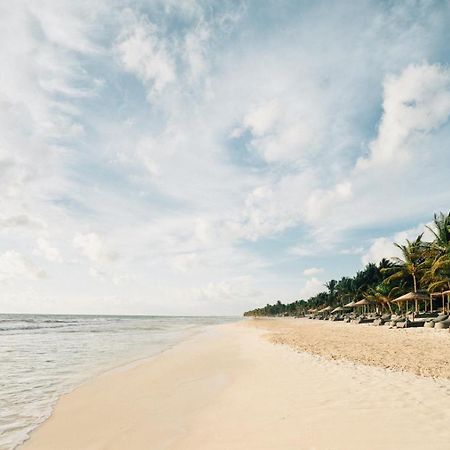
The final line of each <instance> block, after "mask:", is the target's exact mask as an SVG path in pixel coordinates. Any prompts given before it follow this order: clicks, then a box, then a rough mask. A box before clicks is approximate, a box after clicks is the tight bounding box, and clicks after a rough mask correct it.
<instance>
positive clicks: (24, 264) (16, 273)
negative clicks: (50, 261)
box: [0, 250, 46, 281]
mask: <svg viewBox="0 0 450 450" xmlns="http://www.w3.org/2000/svg"><path fill="white" fill-rule="evenodd" d="M45 276H46V274H45V272H44V270H42V269H41V268H40V267H38V266H37V265H36V264H35V263H34V262H33V261H31V260H30V259H28V258H26V257H25V256H23V255H22V254H21V253H19V252H18V251H16V250H8V251H6V252H4V253H2V254H0V281H5V280H9V279H13V278H21V277H24V278H28V279H32V280H35V279H38V278H44V277H45Z"/></svg>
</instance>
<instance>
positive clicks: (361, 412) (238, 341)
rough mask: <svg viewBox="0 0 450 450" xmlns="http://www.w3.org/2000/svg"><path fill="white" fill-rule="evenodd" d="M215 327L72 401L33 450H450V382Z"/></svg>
mask: <svg viewBox="0 0 450 450" xmlns="http://www.w3.org/2000/svg"><path fill="white" fill-rule="evenodd" d="M263 333H265V332H264V331H262V330H261V329H258V328H256V327H254V326H252V325H251V323H250V325H249V323H248V322H247V323H246V324H243V323H240V324H233V325H225V326H219V327H215V328H212V329H209V331H208V332H206V333H203V334H201V335H199V336H196V337H194V338H192V339H190V340H189V341H186V342H184V343H182V344H180V345H178V346H177V347H175V348H173V349H171V350H169V351H167V352H165V353H163V354H161V355H159V356H158V357H156V358H154V359H153V360H151V361H147V362H143V363H142V364H139V365H137V366H134V367H131V368H128V369H125V370H120V371H116V372H113V373H108V374H106V375H103V376H101V377H99V378H97V379H95V380H93V381H92V382H89V383H87V384H85V385H83V386H81V387H80V388H78V389H77V390H75V391H74V392H72V393H71V394H68V395H67V396H65V397H63V398H62V399H61V400H60V401H59V402H58V405H57V407H56V410H55V413H54V414H53V415H52V417H51V418H50V419H49V420H48V421H47V422H45V423H44V424H43V425H42V426H41V427H40V428H39V429H38V430H37V431H36V432H34V433H33V435H32V437H31V439H30V440H29V441H28V442H27V443H26V444H25V445H24V446H23V447H22V449H23V450H44V449H45V450H72V449H73V450H75V449H76V450H94V449H95V450H100V449H101V450H113V449H114V450H115V449H117V450H119V449H120V450H138V449H146V450H149V449H150V450H159V449H170V450H266V449H267V450H268V449H270V450H288V449H289V450H291V449H292V450H294V449H295V450H302V449H309V450H313V449H314V450H322V449H323V450H325V449H327V450H331V449H333V450H352V449H358V450H370V449H385V450H386V449H395V450H401V449H421V450H423V449H433V450H439V449H449V448H450V425H449V424H450V386H449V385H448V381H444V380H442V381H435V380H432V379H430V378H419V377H417V376H415V375H413V374H408V373H395V372H388V371H386V370H385V369H382V368H377V367H369V366H362V365H359V366H358V365H354V364H352V363H350V362H335V361H329V360H326V359H324V358H321V357H319V356H314V355H310V354H307V353H296V352H295V351H293V350H291V349H290V348H289V347H288V346H280V345H274V344H272V343H270V342H268V340H266V339H265V338H263V337H262V336H261V335H262V334H263Z"/></svg>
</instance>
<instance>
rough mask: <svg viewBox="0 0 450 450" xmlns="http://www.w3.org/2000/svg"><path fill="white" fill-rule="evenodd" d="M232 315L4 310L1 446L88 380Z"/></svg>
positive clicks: (0, 317)
mask: <svg viewBox="0 0 450 450" xmlns="http://www.w3.org/2000/svg"><path fill="white" fill-rule="evenodd" d="M233 320H237V319H236V318H225V317H217V318H213V317H157V316H78V315H22V314H20V315H16V314H0V450H12V449H14V448H16V447H17V446H19V445H20V444H21V443H22V442H23V441H24V440H26V439H27V438H28V436H29V433H30V432H31V431H32V430H33V429H34V428H35V427H36V426H37V425H38V424H39V423H41V422H42V421H43V420H45V419H46V418H47V417H48V416H49V415H50V414H51V411H52V408H53V406H54V404H55V402H56V400H57V399H58V397H59V396H60V395H61V394H63V393H65V392H69V391H70V390H71V389H73V388H74V387H75V386H77V385H78V384H80V383H82V382H83V381H86V380H87V379H89V378H91V377H93V376H95V375H97V374H99V373H102V372H105V371H107V370H110V369H113V368H115V367H118V366H121V365H123V364H127V363H129V362H132V361H136V360H139V359H143V358H147V357H151V356H154V355H156V354H157V353H159V352H161V351H163V350H166V349H168V348H170V347H171V346H173V345H174V344H176V343H177V342H179V341H180V340H181V339H183V338H184V337H185V336H187V335H188V334H189V333H194V332H195V331H196V330H199V329H200V328H201V327H204V326H207V325H214V324H220V323H226V322H229V321H233Z"/></svg>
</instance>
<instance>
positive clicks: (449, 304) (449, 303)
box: [442, 291, 450, 312]
mask: <svg viewBox="0 0 450 450" xmlns="http://www.w3.org/2000/svg"><path fill="white" fill-rule="evenodd" d="M442 294H443V295H447V312H449V311H450V291H444V292H443V293H442Z"/></svg>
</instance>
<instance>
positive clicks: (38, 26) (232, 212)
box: [0, 0, 450, 314]
mask: <svg viewBox="0 0 450 450" xmlns="http://www.w3.org/2000/svg"><path fill="white" fill-rule="evenodd" d="M144 3H145V2H144ZM144 3H142V2H137V3H136V2H129V1H128V0H124V1H123V2H121V3H120V5H118V4H117V3H112V4H111V3H110V2H104V1H103V0H98V1H95V2H88V1H85V0H81V1H79V2H70V1H68V0H62V1H60V2H54V1H51V0H42V1H40V2H39V4H37V3H33V2H21V1H18V2H9V3H7V4H6V3H5V5H2V7H1V8H2V14H0V64H1V67H2V70H1V71H0V86H1V89H0V91H1V92H0V190H1V192H2V212H1V218H0V254H4V252H5V251H9V250H8V249H11V248H17V249H20V255H22V257H23V258H25V260H26V261H36V262H35V264H36V265H38V266H39V267H40V266H41V265H42V266H43V267H45V268H47V265H48V266H49V269H48V272H49V276H48V278H46V279H45V282H36V283H32V285H31V286H32V290H33V292H32V293H29V294H30V295H28V294H27V295H28V297H29V298H30V299H31V300H30V301H31V302H32V303H30V304H33V305H38V304H39V300H38V299H39V298H41V299H42V301H41V302H42V303H41V304H42V305H45V307H46V308H48V311H52V310H53V311H54V310H55V309H58V308H59V311H60V312H70V311H72V312H84V311H85V312H92V311H94V310H95V311H96V312H113V311H114V312H118V313H129V312H133V313H169V314H170V313H194V314H196V313H197V314H201V313H205V312H208V313H214V312H215V311H217V312H219V311H220V312H227V313H229V312H234V313H238V312H240V311H242V310H244V309H246V308H247V306H249V305H252V306H253V307H255V306H258V305H259V304H262V303H264V302H265V301H268V300H269V299H274V298H280V299H283V298H293V299H294V298H297V293H298V291H299V285H298V283H299V282H298V278H295V281H292V279H293V278H292V275H289V274H293V273H297V272H298V267H297V268H295V266H296V265H297V264H298V259H299V258H298V256H299V255H301V256H303V258H302V265H303V264H306V267H307V265H310V266H311V269H312V268H314V267H312V266H314V265H315V264H320V266H322V265H323V267H324V268H325V269H326V272H327V274H328V273H329V274H330V276H334V272H333V271H337V270H339V265H338V264H334V262H335V261H334V259H333V258H334V253H340V252H341V251H342V253H344V252H345V250H342V248H341V247H342V246H344V245H345V248H347V249H348V248H350V249H352V248H353V249H356V250H355V252H354V253H355V255H354V254H348V256H346V257H345V258H346V259H347V258H348V261H349V262H348V265H346V267H347V266H351V264H354V266H355V268H357V266H359V264H360V258H361V254H360V253H358V254H356V253H357V251H359V247H361V245H362V244H361V242H368V240H369V239H370V238H371V237H372V236H373V235H378V234H379V233H378V232H377V230H378V227H379V226H381V225H382V226H383V227H384V229H393V230H395V229H397V228H398V227H399V225H398V224H399V223H401V224H404V223H416V222H419V221H425V220H427V217H429V215H431V213H432V212H433V210H435V211H438V210H439V208H444V207H448V204H449V202H450V197H449V194H448V192H449V191H448V186H447V184H448V181H447V179H448V177H447V172H448V165H449V164H450V161H449V159H448V158H449V153H448V150H447V149H448V146H447V143H448V140H449V131H448V130H447V127H446V124H445V123H444V122H445V120H446V119H445V118H446V114H447V107H448V104H447V98H448V95H447V92H448V91H449V89H448V83H447V78H448V69H447V68H446V66H445V65H442V66H435V65H431V64H426V63H423V61H426V60H427V59H428V60H433V61H435V60H436V54H443V52H442V51H441V50H442V49H441V50H439V49H438V48H437V47H436V46H437V43H440V44H439V45H442V48H445V45H446V42H444V37H445V33H444V32H443V30H445V29H447V28H448V20H446V19H445V15H443V14H438V11H436V9H435V8H436V6H434V7H433V6H432V5H431V4H427V5H422V7H421V15H420V17H416V16H417V14H415V15H414V14H413V12H412V11H410V8H406V7H404V6H402V5H397V4H396V5H392V6H388V7H386V5H383V6H382V7H381V6H380V4H379V2H370V1H369V2H365V3H364V4H362V3H361V4H358V5H357V6H355V5H352V7H351V10H352V14H354V16H355V17H356V19H355V20H354V21H352V22H351V23H347V22H346V23H345V24H344V23H343V21H342V17H343V16H344V15H345V14H344V13H345V12H348V11H349V10H348V8H347V6H345V5H344V6H343V5H340V4H339V5H337V4H336V5H334V4H333V5H331V4H329V5H327V6H328V7H327V14H326V15H325V16H324V15H323V5H321V4H320V2H319V3H318V4H316V3H315V4H314V6H312V7H311V8H307V9H305V10H303V11H298V15H296V14H295V12H296V11H295V10H296V8H292V9H291V12H292V13H293V14H292V17H284V12H283V11H282V10H279V9H278V10H277V11H276V13H275V14H274V12H275V11H270V14H269V12H268V9H267V8H269V7H263V8H261V9H260V10H259V11H258V18H261V21H258V22H256V21H255V17H256V16H255V14H254V9H253V8H254V7H255V6H254V5H253V4H251V3H249V4H246V5H244V6H239V7H236V6H235V5H234V4H233V3H232V2H231V3H230V2H222V3H220V4H218V6H217V7H215V8H213V9H211V8H209V7H208V6H207V5H205V4H204V3H201V2H196V1H185V2H176V1H174V0H169V1H166V2H160V1H156V2H153V1H152V2H146V3H145V5H144ZM298 8H300V6H299V7H298ZM355 8H356V9H357V10H356V11H355ZM269 9H270V8H269ZM263 19H264V20H265V22H264V21H263ZM278 21H280V22H278ZM263 22H264V23H267V27H265V28H264V29H262V28H261V23H263ZM281 22H283V26H278V25H280V24H281ZM284 25H286V26H284ZM238 44H239V45H238ZM435 45H436V46H435ZM318 50H320V51H318ZM111 56H113V57H114V58H111ZM349 68H351V70H350V69H349ZM129 75H131V76H129ZM383 80H385V81H384V85H383ZM140 88H141V90H140ZM383 89H384V91H383ZM146 95H147V98H145V96H146ZM411 99H412V100H411ZM147 100H150V101H147ZM381 102H383V104H384V106H383V108H384V109H383V112H382V116H381V119H380V123H379V124H378V125H379V126H378V131H375V132H374V131H373V130H375V129H376V127H377V123H376V121H377V119H376V116H377V114H379V111H380V107H381V106H382V105H381ZM414 102H415V103H414ZM397 122H398V124H399V126H400V127H399V130H397V131H398V135H396V134H395V132H396V130H395V126H394V124H395V123H397ZM397 147H398V150H397ZM393 155H394V156H393ZM397 155H403V159H402V160H400V159H398V158H397ZM407 155H409V156H407ZM358 160H360V161H361V160H364V163H359V164H358V163H357V161H358ZM388 160H389V164H385V163H384V162H382V161H388ZM361 164H362V165H364V164H366V166H367V167H368V165H370V170H368V169H367V170H363V168H361ZM357 165H358V168H356V169H355V166H357ZM411 178H413V179H414V183H408V182H405V180H409V179H411ZM38 224H40V225H38ZM401 227H404V225H401ZM86 230H95V232H90V231H86ZM355 235H357V236H358V237H357V242H356V243H355V242H354V241H355ZM74 236H75V237H74ZM394 237H395V236H392V240H393V238H394ZM385 239H387V240H389V239H391V238H390V237H389V236H388V237H386V238H385ZM268 243H269V244H268ZM278 243H279V245H278ZM286 246H287V247H289V246H292V248H291V249H290V250H289V249H288V250H287V251H286V250H285V248H286ZM378 247H379V248H378V253H381V244H380V243H378ZM376 250H377V249H376V248H375V247H374V249H372V253H374V254H375V253H376ZM2 252H3V253H2ZM119 255H120V258H119ZM280 255H281V256H280ZM324 255H326V256H327V257H329V260H325V258H323V256H324ZM317 256H320V257H322V258H321V260H320V263H319V262H318V261H317V259H314V258H316V257H317ZM306 257H308V258H311V260H310V262H309V263H308V262H305V261H307V258H306ZM370 257H371V258H375V256H374V255H372V256H370ZM8 258H9V259H11V260H13V261H14V260H15V261H16V262H15V263H14V264H12V263H11V264H12V265H13V266H14V265H15V267H20V264H22V263H23V261H22V263H20V261H21V259H20V257H17V255H16V256H7V257H6V259H7V260H8ZM340 258H341V259H343V258H344V257H343V256H342V255H341V256H340ZM55 262H58V265H56V264H51V263H55ZM23 264H25V263H23ZM23 264H22V265H23ZM286 264H292V265H293V266H292V267H290V268H289V269H290V270H288V271H281V270H279V268H280V266H282V267H283V268H284V267H285V265H286ZM25 265H26V264H25ZM86 266H87V267H86ZM50 268H51V270H50ZM272 270H273V272H272ZM307 270H308V269H307ZM296 271H297V272H296ZM31 272H32V271H31ZM244 274H245V276H244V278H243V279H241V277H242V276H243V275H244ZM306 276H308V277H310V279H308V281H307V283H306V285H305V287H304V291H303V294H304V296H305V297H307V296H309V295H311V294H313V293H315V292H314V291H315V290H317V291H320V290H323V289H324V288H323V286H322V282H321V281H319V280H318V279H317V278H315V277H314V274H312V273H309V274H307V275H306ZM22 278H23V277H16V278H13V277H9V278H8V282H7V283H4V285H2V289H3V291H2V294H3V297H2V302H3V303H2V306H5V305H6V307H5V308H3V310H8V308H9V309H10V310H11V309H13V308H14V307H15V306H14V305H15V304H16V300H17V294H16V293H17V292H22V291H25V289H24V286H23V284H24V283H23V280H22ZM37 278H39V276H38V277H37ZM25 284H26V283H25ZM72 292H73V293H76V295H75V294H72ZM28 297H27V298H28ZM52 299H53V300H52ZM55 299H57V300H55ZM60 299H62V300H63V301H61V300H60ZM8 304H9V306H8ZM21 304H22V305H23V308H24V309H25V308H26V304H25V303H24V302H22V303H21ZM63 309H65V310H64V311H62V310H63ZM36 310H40V308H39V307H38V306H36Z"/></svg>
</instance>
